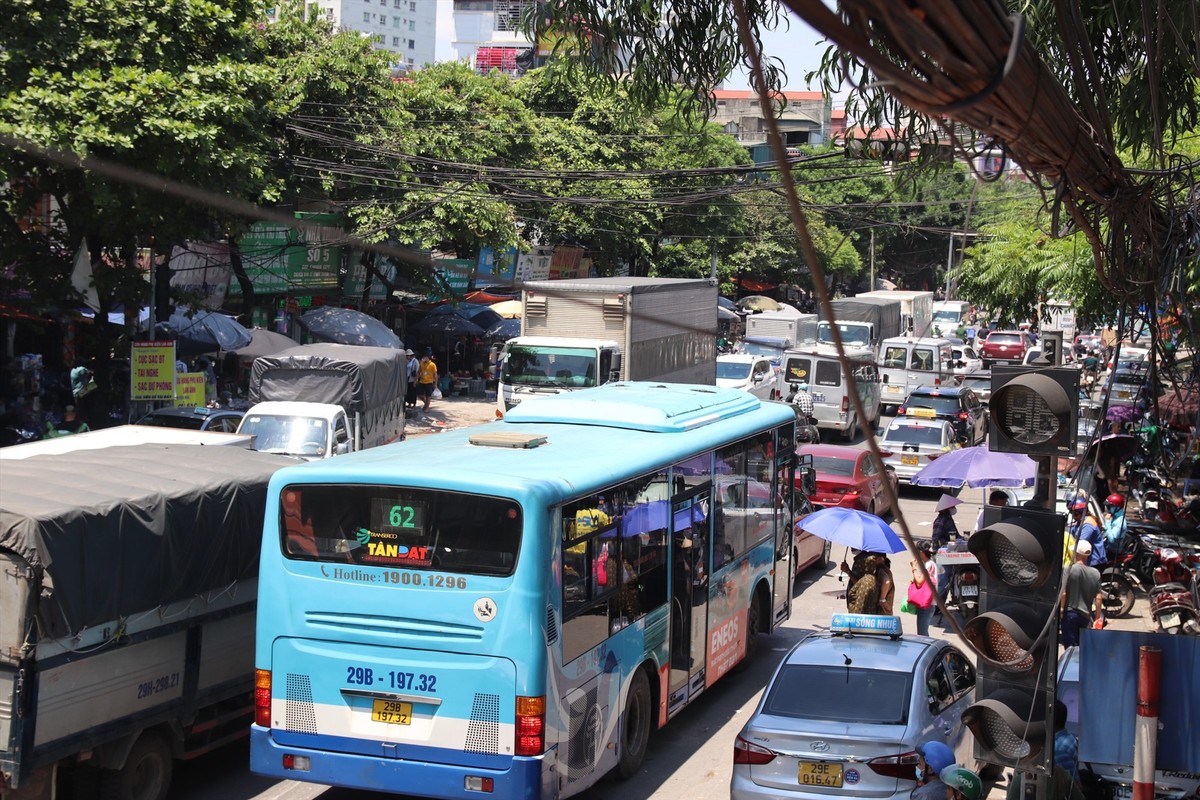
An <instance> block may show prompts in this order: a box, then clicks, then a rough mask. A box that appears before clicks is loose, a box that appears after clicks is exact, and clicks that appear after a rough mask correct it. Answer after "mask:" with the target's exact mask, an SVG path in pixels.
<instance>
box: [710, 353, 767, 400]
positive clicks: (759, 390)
mask: <svg viewBox="0 0 1200 800" xmlns="http://www.w3.org/2000/svg"><path fill="white" fill-rule="evenodd" d="M717 386H720V387H722V388H724V389H741V390H742V391H744V392H749V393H750V394H752V395H754V396H755V397H757V398H759V399H760V400H778V399H779V397H780V394H779V374H778V372H777V371H776V370H775V367H773V366H771V359H769V358H767V357H766V356H755V355H750V354H748V353H729V354H727V355H721V356H717Z"/></svg>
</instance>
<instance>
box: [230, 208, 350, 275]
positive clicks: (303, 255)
mask: <svg viewBox="0 0 1200 800" xmlns="http://www.w3.org/2000/svg"><path fill="white" fill-rule="evenodd" d="M296 218H297V219H298V220H303V221H304V222H305V223H306V224H305V226H304V227H293V226H290V225H282V224H279V223H277V222H256V223H255V224H254V225H253V226H252V227H251V228H250V232H249V233H247V234H246V235H245V236H243V237H242V241H241V245H240V249H241V253H242V264H243V266H244V267H245V269H246V275H247V276H248V277H249V278H250V282H251V283H253V284H254V291H255V292H257V293H259V294H287V293H288V292H304V291H320V290H328V289H336V288H338V286H339V279H340V273H341V266H342V249H343V245H342V242H343V241H344V240H345V238H346V234H345V231H343V230H342V226H341V217H340V216H339V215H337V214H313V213H307V212H297V213H296ZM314 226H315V227H314ZM229 293H230V294H231V295H238V294H240V293H241V286H240V285H239V284H238V282H237V281H232V282H231V283H230V285H229Z"/></svg>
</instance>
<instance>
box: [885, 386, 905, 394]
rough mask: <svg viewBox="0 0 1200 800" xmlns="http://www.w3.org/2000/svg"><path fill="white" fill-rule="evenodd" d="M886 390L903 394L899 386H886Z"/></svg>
mask: <svg viewBox="0 0 1200 800" xmlns="http://www.w3.org/2000/svg"><path fill="white" fill-rule="evenodd" d="M886 391H887V393H888V394H903V391H902V390H901V388H900V387H899V386H889V387H887V389H886Z"/></svg>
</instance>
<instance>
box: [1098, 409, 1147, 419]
mask: <svg viewBox="0 0 1200 800" xmlns="http://www.w3.org/2000/svg"><path fill="white" fill-rule="evenodd" d="M1141 416H1142V413H1141V411H1139V410H1138V407H1137V406H1109V407H1108V413H1107V414H1105V415H1104V419H1106V420H1107V421H1109V422H1133V421H1134V420H1136V419H1138V418H1139V417H1141Z"/></svg>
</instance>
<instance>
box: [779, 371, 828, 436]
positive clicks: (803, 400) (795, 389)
mask: <svg viewBox="0 0 1200 800" xmlns="http://www.w3.org/2000/svg"><path fill="white" fill-rule="evenodd" d="M791 387H792V388H791V393H790V394H789V395H788V399H787V401H788V402H789V403H790V404H791V405H792V408H793V409H794V410H795V412H796V422H797V426H796V438H797V439H798V440H799V441H801V442H809V443H816V442H819V441H821V436H820V433H819V432H818V431H817V427H816V425H817V420H816V417H814V416H813V412H814V410H815V408H814V406H813V398H812V394H810V393H809V391H808V384H807V383H793V384H791Z"/></svg>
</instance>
